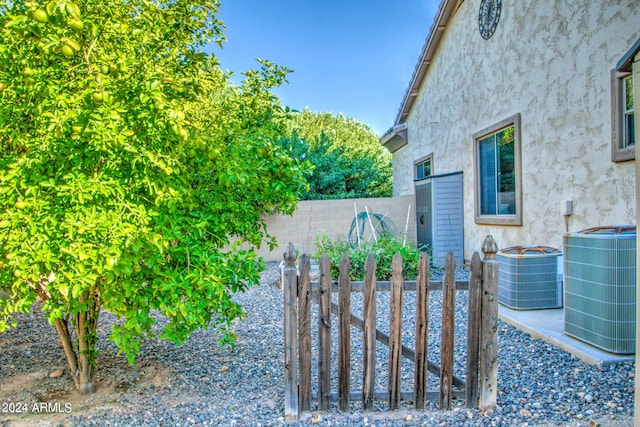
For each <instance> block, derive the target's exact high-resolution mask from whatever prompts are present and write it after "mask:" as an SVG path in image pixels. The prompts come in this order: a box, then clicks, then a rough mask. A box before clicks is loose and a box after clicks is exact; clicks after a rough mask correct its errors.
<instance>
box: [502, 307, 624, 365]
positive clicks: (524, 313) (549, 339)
mask: <svg viewBox="0 0 640 427" xmlns="http://www.w3.org/2000/svg"><path fill="white" fill-rule="evenodd" d="M498 317H499V318H500V320H502V321H503V322H505V323H508V324H510V325H512V326H515V327H516V328H518V329H521V330H523V331H525V332H527V333H529V334H530V335H531V336H532V337H534V338H537V339H540V340H542V341H544V342H546V343H549V344H551V345H553V346H556V347H558V348H561V349H562V350H564V351H567V352H569V353H571V354H573V355H574V356H576V357H577V358H579V359H580V360H582V361H584V362H585V363H588V364H590V365H602V364H610V363H617V362H623V361H629V360H634V359H635V355H620V354H613V353H609V352H607V351H604V350H601V349H599V348H597V347H594V346H592V345H590V344H587V343H585V342H583V341H580V340H578V339H575V338H573V337H570V336H569V335H567V334H565V333H564V309H562V308H558V309H551V310H514V309H511V308H509V307H506V306H504V305H502V304H499V308H498Z"/></svg>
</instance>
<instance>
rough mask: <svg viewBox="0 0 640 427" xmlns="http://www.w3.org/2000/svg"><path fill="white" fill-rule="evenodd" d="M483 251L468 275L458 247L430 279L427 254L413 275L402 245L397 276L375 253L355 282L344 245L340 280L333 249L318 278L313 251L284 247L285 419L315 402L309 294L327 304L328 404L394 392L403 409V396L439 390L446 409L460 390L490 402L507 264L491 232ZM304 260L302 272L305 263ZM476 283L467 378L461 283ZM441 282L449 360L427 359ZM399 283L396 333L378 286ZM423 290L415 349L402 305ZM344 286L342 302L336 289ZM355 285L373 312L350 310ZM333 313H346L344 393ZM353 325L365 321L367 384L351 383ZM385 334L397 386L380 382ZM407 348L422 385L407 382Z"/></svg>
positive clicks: (418, 401)
mask: <svg viewBox="0 0 640 427" xmlns="http://www.w3.org/2000/svg"><path fill="white" fill-rule="evenodd" d="M482 251H483V253H484V259H483V260H481V259H480V255H479V254H478V253H477V252H475V253H474V254H473V258H472V261H471V273H470V277H469V280H468V281H456V279H455V261H454V259H453V255H452V254H449V256H448V257H447V260H446V265H445V275H444V279H443V280H442V281H430V280H429V277H428V274H429V261H428V256H427V255H426V254H423V255H422V256H421V257H420V261H419V266H418V277H417V279H416V280H415V281H405V280H404V279H403V277H402V259H401V257H400V255H399V254H396V256H395V257H394V260H393V263H392V277H391V280H390V281H389V282H377V281H376V265H375V258H374V256H373V254H369V257H368V258H367V260H366V263H365V271H366V276H365V280H364V282H351V280H350V278H349V274H348V272H349V268H350V260H349V258H348V256H347V255H346V254H345V255H343V256H342V259H341V261H340V277H339V280H338V282H337V283H333V282H332V280H331V276H330V273H329V272H330V267H331V266H330V261H329V257H328V256H327V255H326V254H325V255H323V257H322V259H321V261H320V281H319V283H311V281H310V277H309V273H310V260H309V258H308V257H307V256H306V255H302V257H301V258H300V262H299V266H298V269H296V265H295V262H296V255H295V249H294V247H293V245H291V244H290V245H289V247H288V249H287V252H286V253H285V266H284V271H283V291H284V349H285V355H284V356H285V357H284V363H285V419H286V420H287V421H295V420H297V419H299V416H300V414H301V413H302V412H305V411H309V410H311V400H312V394H311V384H312V378H311V377H312V375H311V374H312V366H311V363H312V362H311V361H312V350H311V320H310V319H311V317H310V308H311V307H310V302H311V301H315V302H317V304H318V338H317V340H318V357H317V361H318V370H317V377H318V383H317V396H316V397H317V409H318V410H327V409H329V405H330V402H331V401H332V400H333V401H337V405H338V409H339V410H341V411H348V410H349V407H350V402H351V401H355V400H360V401H361V402H362V407H363V408H364V409H372V408H373V403H374V401H375V400H386V401H387V405H388V408H389V409H397V408H398V406H399V403H400V399H404V400H407V401H412V402H413V406H414V408H416V409H423V408H424V407H425V401H426V400H435V401H436V402H437V404H438V406H439V407H440V408H441V409H449V408H450V406H451V403H452V400H453V399H454V398H456V399H464V400H465V403H466V405H467V406H468V407H478V408H480V409H483V410H484V409H490V408H493V407H495V405H496V399H497V356H498V345H497V344H498V341H497V331H498V264H497V261H496V259H495V254H496V252H497V251H498V248H497V245H496V243H495V242H494V240H493V238H492V237H491V236H487V237H486V238H485V241H484V243H483V245H482ZM298 270H299V273H298ZM461 289H464V290H468V292H469V307H468V333H467V366H466V376H465V379H464V380H463V379H461V378H458V377H456V376H454V375H453V365H454V364H453V360H454V332H455V329H454V314H455V313H454V312H455V293H456V290H461ZM434 290H441V291H442V298H443V303H442V332H441V342H440V366H438V365H436V364H435V363H432V362H430V361H429V360H428V359H427V354H428V340H427V337H428V334H427V333H428V329H429V328H428V325H429V315H430V313H429V292H430V291H434ZM385 291H386V292H390V307H391V310H390V319H389V335H386V334H384V333H383V332H381V331H379V330H378V329H377V328H376V321H377V318H376V294H377V292H385ZM408 291H415V295H416V322H415V325H416V326H415V327H416V331H415V349H414V350H412V349H410V348H408V347H406V346H404V345H402V305H403V298H405V297H406V296H405V292H408ZM332 292H338V304H336V303H333V302H332V299H331V294H332ZM351 292H363V293H364V298H363V300H364V319H360V318H358V317H356V316H354V315H353V314H351ZM331 313H334V314H335V315H337V316H338V318H337V325H338V331H337V333H338V338H337V343H338V359H337V365H338V366H337V369H338V373H337V379H338V390H337V393H332V392H331V390H330V384H331V345H332V344H331V343H332V340H331ZM351 327H355V328H357V329H359V330H361V331H363V333H364V334H363V340H364V350H363V358H364V359H363V371H364V372H363V384H362V392H357V393H354V392H352V391H351V384H350V378H351ZM376 341H379V342H381V343H383V344H385V345H387V346H388V347H389V360H388V377H389V381H388V387H387V390H384V391H376V390H375V389H374V388H375V387H374V385H375V367H376V349H375V346H376ZM401 357H405V358H408V359H410V360H412V361H414V380H413V391H411V392H402V391H401V390H400V364H401ZM428 372H431V373H432V374H434V375H437V376H439V379H440V382H439V389H438V390H437V391H427V389H426V388H427V375H428Z"/></svg>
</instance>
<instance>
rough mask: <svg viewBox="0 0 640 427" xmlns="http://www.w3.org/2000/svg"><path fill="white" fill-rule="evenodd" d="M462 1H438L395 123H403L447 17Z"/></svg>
mask: <svg viewBox="0 0 640 427" xmlns="http://www.w3.org/2000/svg"><path fill="white" fill-rule="evenodd" d="M460 3H462V1H460V0H442V3H440V7H439V8H438V13H437V14H436V16H435V18H434V21H433V25H432V26H431V30H430V31H429V35H428V36H427V39H426V41H425V44H424V46H423V47H422V53H421V54H420V59H419V61H418V64H417V65H416V68H415V70H414V71H413V75H412V77H411V82H410V83H409V87H408V88H407V91H406V92H405V95H404V98H403V99H402V104H401V106H400V110H399V111H398V115H397V116H396V121H395V124H396V125H399V124H400V123H404V121H405V120H406V119H407V116H408V115H409V113H410V111H411V108H412V107H413V103H414V101H415V100H416V98H417V97H418V93H419V91H420V86H421V85H422V82H423V80H424V77H425V75H426V74H427V70H428V69H429V66H430V65H431V61H432V60H433V57H434V56H435V53H436V50H437V49H438V46H439V44H440V40H441V39H442V36H443V34H444V31H445V29H446V27H447V25H448V23H449V19H450V18H451V16H452V15H453V13H454V12H455V10H456V9H457V7H458V6H459V5H460Z"/></svg>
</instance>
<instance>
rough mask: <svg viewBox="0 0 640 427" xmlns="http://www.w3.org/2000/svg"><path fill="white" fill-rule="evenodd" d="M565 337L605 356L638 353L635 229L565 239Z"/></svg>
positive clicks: (583, 233)
mask: <svg viewBox="0 0 640 427" xmlns="http://www.w3.org/2000/svg"><path fill="white" fill-rule="evenodd" d="M564 286H565V288H564V289H565V301H564V304H565V315H564V318H565V321H564V330H565V333H567V334H568V335H571V336H573V337H575V338H578V339H580V340H582V341H585V342H587V343H589V344H592V345H593V346H595V347H598V348H601V349H603V350H605V351H609V352H612V353H618V354H633V353H634V352H635V318H636V227H635V226H611V227H597V228H592V229H589V230H584V231H581V232H578V233H568V234H566V235H565V236H564Z"/></svg>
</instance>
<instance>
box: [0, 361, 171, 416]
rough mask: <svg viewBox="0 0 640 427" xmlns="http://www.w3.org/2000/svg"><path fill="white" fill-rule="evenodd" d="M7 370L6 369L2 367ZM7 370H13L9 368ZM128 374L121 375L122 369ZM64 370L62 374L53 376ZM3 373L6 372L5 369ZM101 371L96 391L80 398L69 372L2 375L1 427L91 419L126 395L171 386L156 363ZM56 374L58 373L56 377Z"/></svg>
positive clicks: (116, 365)
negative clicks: (71, 419) (70, 419)
mask: <svg viewBox="0 0 640 427" xmlns="http://www.w3.org/2000/svg"><path fill="white" fill-rule="evenodd" d="M3 368H4V367H3ZM7 368H10V366H8V367H7ZM118 368H121V369H126V370H127V372H126V373H125V372H119V373H117V372H116V371H119V370H120V369H118ZM59 369H62V370H63V374H62V375H61V376H58V377H52V376H51V375H52V373H54V372H55V371H56V370H59ZM3 370H4V369H3ZM106 370H107V372H104V370H102V371H101V370H99V374H100V373H104V374H106V375H108V378H105V375H102V376H101V378H100V379H98V380H97V381H96V391H95V393H92V394H90V395H85V396H83V395H80V394H79V393H78V392H77V391H76V390H75V386H74V384H73V380H72V378H71V374H70V373H69V372H68V369H66V368H62V367H56V368H55V369H53V370H48V371H45V370H42V369H41V368H38V367H35V366H34V367H33V370H31V371H29V372H26V373H20V374H17V375H12V376H5V375H3V378H2V384H0V426H2V427H5V426H16V427H22V426H24V427H31V426H48V425H57V424H58V423H60V422H62V420H64V419H66V418H68V417H69V416H71V415H74V416H75V415H83V416H90V415H92V414H98V413H100V412H103V411H104V410H105V409H111V408H115V407H118V406H121V405H122V404H123V398H124V397H125V396H126V394H127V393H132V392H133V393H145V392H147V391H153V390H157V389H160V390H161V389H164V388H166V387H168V386H169V377H170V375H171V372H170V370H168V369H166V368H165V367H162V366H160V365H156V364H146V365H145V366H134V367H131V366H128V365H126V364H125V365H124V366H123V364H122V363H119V362H117V363H112V364H110V366H109V367H108V368H107V369H106ZM54 375H55V374H54Z"/></svg>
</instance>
